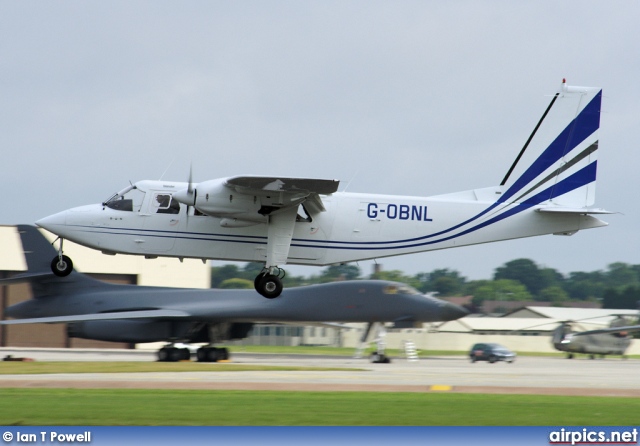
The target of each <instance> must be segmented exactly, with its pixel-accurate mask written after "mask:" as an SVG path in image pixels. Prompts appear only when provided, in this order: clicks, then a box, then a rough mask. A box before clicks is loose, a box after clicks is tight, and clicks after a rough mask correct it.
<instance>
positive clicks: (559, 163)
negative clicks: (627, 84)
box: [499, 80, 602, 208]
mask: <svg viewBox="0 0 640 446" xmlns="http://www.w3.org/2000/svg"><path fill="white" fill-rule="evenodd" d="M601 103H602V90H601V89H599V88H592V87H570V86H568V85H567V84H566V82H565V81H564V80H563V82H562V86H561V88H560V91H559V92H558V93H556V95H555V96H554V97H553V99H552V100H551V103H550V104H549V106H548V107H547V109H546V110H545V112H544V114H543V116H542V118H541V119H540V121H539V122H538V124H537V126H536V127H535V129H534V131H533V132H532V134H531V136H530V137H529V139H528V140H527V142H526V144H525V146H524V147H523V148H522V150H521V151H520V153H519V155H518V157H517V158H516V161H515V162H514V163H513V165H512V166H511V168H510V169H509V172H508V173H507V175H506V176H505V178H504V180H503V181H502V184H501V185H502V187H503V192H502V195H501V198H500V200H499V202H502V203H532V204H549V205H557V206H563V207H564V206H569V207H573V208H582V207H588V206H591V205H592V204H593V203H594V200H595V184H596V183H595V181H596V167H597V153H598V129H599V127H600V108H601Z"/></svg>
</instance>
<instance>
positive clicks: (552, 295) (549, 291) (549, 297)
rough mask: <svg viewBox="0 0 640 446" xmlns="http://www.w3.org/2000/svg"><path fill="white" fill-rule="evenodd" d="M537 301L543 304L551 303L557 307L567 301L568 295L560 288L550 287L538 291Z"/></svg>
mask: <svg viewBox="0 0 640 446" xmlns="http://www.w3.org/2000/svg"><path fill="white" fill-rule="evenodd" d="M538 299H540V300H542V301H544V302H551V303H552V304H554V305H559V304H561V303H562V302H566V301H568V300H569V295H568V294H567V292H566V291H565V290H564V289H563V288H562V287H559V286H550V287H547V288H545V289H543V290H542V291H540V295H539V296H538Z"/></svg>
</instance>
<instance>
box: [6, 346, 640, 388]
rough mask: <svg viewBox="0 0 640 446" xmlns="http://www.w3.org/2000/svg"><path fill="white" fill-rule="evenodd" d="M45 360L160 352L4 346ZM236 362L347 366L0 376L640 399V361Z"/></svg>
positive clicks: (90, 382) (10, 378)
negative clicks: (239, 370) (299, 368)
mask: <svg viewBox="0 0 640 446" xmlns="http://www.w3.org/2000/svg"><path fill="white" fill-rule="evenodd" d="M6 355H13V356H14V357H18V356H22V357H29V358H33V359H35V360H37V361H149V362H151V361H154V360H155V354H154V353H153V352H144V351H143V352H140V351H127V350H64V349H60V350H56V349H21V350H17V349H7V348H2V349H0V357H5V356H6ZM232 363H235V364H259V365H292V366H308V367H340V368H345V369H357V370H338V371H304V372H296V371H247V372H231V371H229V372H227V371H219V372H218V371H216V372H211V371H197V368H198V367H199V366H200V365H201V364H198V363H194V369H195V370H196V371H192V372H172V373H167V372H158V373H155V372H151V373H92V374H56V375H0V387H76V388H172V389H238V390H294V391H300V390H307V391H383V392H471V393H520V394H559V395H603V396H604V395H611V396H630V397H639V396H640V373H638V371H639V369H640V361H639V360H632V359H627V360H624V359H620V358H619V357H616V358H607V359H595V360H590V359H588V358H586V357H585V358H579V359H573V360H568V359H564V358H548V357H519V358H518V359H517V360H516V362H514V363H513V364H507V363H496V364H489V363H487V362H478V363H475V364H472V363H471V362H469V360H468V359H467V358H466V357H463V356H452V357H429V358H424V359H420V360H418V361H415V362H414V361H408V360H407V359H404V358H393V359H392V363H391V364H372V363H370V362H369V361H368V360H367V359H355V358H348V357H326V356H299V355H274V354H248V353H234V352H233V350H232Z"/></svg>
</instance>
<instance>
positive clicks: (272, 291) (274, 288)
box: [257, 274, 282, 299]
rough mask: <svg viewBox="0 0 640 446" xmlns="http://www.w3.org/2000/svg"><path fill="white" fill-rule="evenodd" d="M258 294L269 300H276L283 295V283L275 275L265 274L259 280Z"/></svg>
mask: <svg viewBox="0 0 640 446" xmlns="http://www.w3.org/2000/svg"><path fill="white" fill-rule="evenodd" d="M257 290H258V293H260V294H262V295H263V296H264V297H266V298H267V299H275V298H276V297H278V296H280V293H282V281H281V280H280V278H279V277H278V276H274V275H273V274H265V275H264V276H262V278H261V279H260V280H258V288H257Z"/></svg>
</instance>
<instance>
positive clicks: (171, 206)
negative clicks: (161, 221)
mask: <svg viewBox="0 0 640 446" xmlns="http://www.w3.org/2000/svg"><path fill="white" fill-rule="evenodd" d="M151 205H152V206H153V207H154V209H155V210H156V213H157V214H179V213H180V203H178V202H177V201H176V200H174V199H173V197H171V194H156V195H155V196H154V200H153V203H152V204H151Z"/></svg>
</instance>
